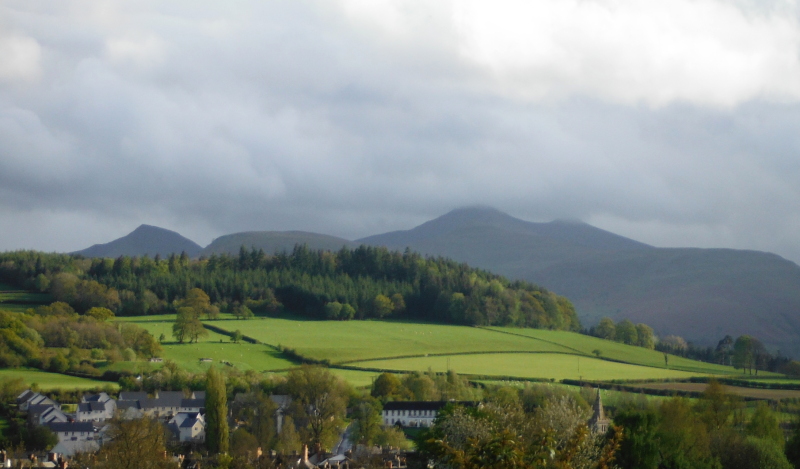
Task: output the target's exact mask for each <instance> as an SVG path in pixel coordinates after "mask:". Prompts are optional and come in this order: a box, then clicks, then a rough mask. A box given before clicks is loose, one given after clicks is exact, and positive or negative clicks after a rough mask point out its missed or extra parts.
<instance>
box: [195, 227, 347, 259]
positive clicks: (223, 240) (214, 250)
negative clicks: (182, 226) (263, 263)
mask: <svg viewBox="0 0 800 469" xmlns="http://www.w3.org/2000/svg"><path fill="white" fill-rule="evenodd" d="M296 244H305V245H308V247H309V248H310V249H312V250H318V249H322V250H329V251H338V250H339V249H341V248H342V246H347V247H356V246H358V244H356V243H353V242H352V241H348V240H346V239H343V238H337V237H335V236H328V235H322V234H316V233H307V232H305V231H247V232H244V233H234V234H229V235H225V236H220V237H219V238H217V239H215V240H214V241H212V242H211V244H209V245H208V246H206V248H205V249H203V250H202V251H201V252H200V255H201V256H210V255H211V254H223V253H227V254H238V253H239V248H241V247H242V246H244V247H246V248H247V249H251V248H256V249H263V250H264V252H266V253H267V254H274V253H276V252H282V251H286V252H292V249H294V246H295V245H296Z"/></svg>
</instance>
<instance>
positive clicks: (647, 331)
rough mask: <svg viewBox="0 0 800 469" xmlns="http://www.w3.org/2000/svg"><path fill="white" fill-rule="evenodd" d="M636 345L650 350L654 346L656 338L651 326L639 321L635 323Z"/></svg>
mask: <svg viewBox="0 0 800 469" xmlns="http://www.w3.org/2000/svg"><path fill="white" fill-rule="evenodd" d="M636 345H638V346H639V347H644V348H647V349H651V350H652V349H654V348H655V346H656V338H655V334H653V328H652V327H650V326H648V325H647V324H641V323H640V324H637V325H636Z"/></svg>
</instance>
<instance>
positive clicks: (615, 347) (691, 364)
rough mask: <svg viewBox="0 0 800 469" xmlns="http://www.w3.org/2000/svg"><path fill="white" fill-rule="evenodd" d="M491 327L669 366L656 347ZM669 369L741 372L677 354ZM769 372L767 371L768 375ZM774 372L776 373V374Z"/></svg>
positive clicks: (609, 355) (604, 355) (618, 357)
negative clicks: (654, 348) (649, 347)
mask: <svg viewBox="0 0 800 469" xmlns="http://www.w3.org/2000/svg"><path fill="white" fill-rule="evenodd" d="M487 329H488V330H494V331H500V332H505V333H509V334H514V335H520V336H526V337H530V338H531V339H533V340H546V341H550V342H557V343H559V344H562V345H564V346H565V347H569V348H570V349H572V350H574V351H575V352H577V353H583V354H586V355H590V356H593V355H594V353H593V352H594V351H595V350H600V352H601V355H600V356H601V358H608V359H611V360H616V361H622V362H625V363H632V364H636V365H644V366H653V367H657V368H667V366H665V364H664V354H663V353H662V352H658V351H656V350H648V349H645V348H642V347H633V346H630V345H625V344H621V343H619V342H612V341H610V340H603V339H599V338H597V337H591V336H586V335H582V334H577V333H575V332H566V331H548V330H542V329H522V328H508V327H505V328H504V327H488V328H487ZM668 368H669V369H671V370H682V371H689V372H693V373H700V374H715V375H726V374H729V375H739V374H741V372H740V371H737V370H735V369H733V367H730V366H723V365H716V364H713V363H704V362H699V361H695V360H690V359H688V358H683V357H678V356H675V355H670V356H669V367H668ZM766 374H767V373H765V375H766ZM771 375H773V376H775V374H774V373H772V374H771Z"/></svg>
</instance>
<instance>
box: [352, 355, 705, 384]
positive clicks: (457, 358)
mask: <svg viewBox="0 0 800 469" xmlns="http://www.w3.org/2000/svg"><path fill="white" fill-rule="evenodd" d="M350 365H351V366H363V367H368V368H380V369H387V370H398V371H425V370H428V369H430V370H433V371H435V372H445V371H447V370H448V366H449V369H452V370H455V371H456V372H457V373H462V374H469V375H481V376H514V377H520V378H545V379H555V380H562V379H585V380H590V381H604V380H612V379H665V378H675V379H679V378H690V377H692V376H698V375H704V374H702V373H689V372H686V371H676V370H665V369H658V368H652V367H645V366H639V365H629V364H626V363H616V362H610V361H608V360H598V359H596V358H590V357H585V356H583V357H582V356H579V355H566V354H561V353H484V354H475V355H451V356H447V357H418V358H398V359H391V360H370V361H363V362H355V363H351V364H350Z"/></svg>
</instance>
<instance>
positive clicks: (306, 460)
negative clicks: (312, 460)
mask: <svg viewBox="0 0 800 469" xmlns="http://www.w3.org/2000/svg"><path fill="white" fill-rule="evenodd" d="M303 462H308V445H303Z"/></svg>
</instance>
